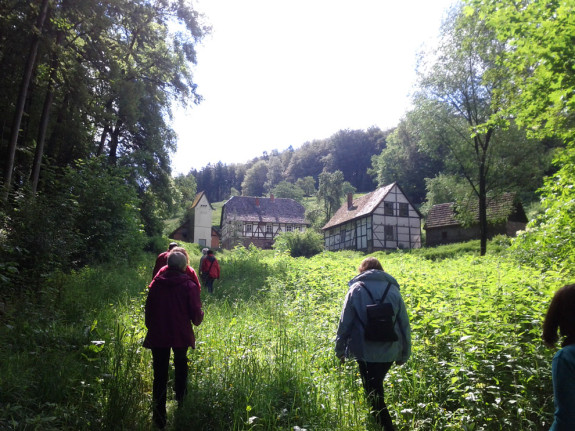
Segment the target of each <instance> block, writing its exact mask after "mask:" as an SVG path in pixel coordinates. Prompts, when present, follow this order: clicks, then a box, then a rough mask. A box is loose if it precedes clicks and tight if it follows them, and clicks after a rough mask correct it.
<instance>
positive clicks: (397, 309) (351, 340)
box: [335, 257, 411, 431]
mask: <svg viewBox="0 0 575 431" xmlns="http://www.w3.org/2000/svg"><path fill="white" fill-rule="evenodd" d="M388 284H389V286H390V287H389V290H388V292H387V296H386V297H385V301H384V302H385V303H390V304H391V305H392V307H393V311H394V315H395V316H396V321H395V326H394V329H395V333H396V335H397V338H398V339H397V341H391V342H378V341H369V340H366V339H365V337H364V325H365V322H367V312H366V308H365V307H366V305H369V304H373V303H374V301H373V300H372V299H371V298H372V297H373V299H374V300H375V301H379V300H380V299H381V298H382V297H383V294H384V292H385V290H386V288H387V286H388ZM348 285H349V290H348V292H347V295H346V297H345V301H344V303H343V310H342V312H341V317H340V320H339V326H338V328H337V336H336V339H335V354H336V356H337V357H338V358H339V359H340V360H341V362H342V363H343V362H344V361H345V358H346V357H348V358H353V359H355V360H356V361H357V363H358V365H359V372H360V374H361V379H362V382H363V387H364V389H365V393H366V395H367V397H368V399H369V401H370V402H371V405H372V408H373V410H372V413H373V415H374V417H375V420H376V421H377V423H378V424H379V425H381V426H382V427H383V428H384V430H385V431H393V430H394V428H393V423H392V420H391V415H390V414H389V411H388V409H387V406H386V404H385V400H384V396H383V380H384V379H385V376H386V374H387V372H388V371H389V369H390V368H391V366H392V365H393V363H394V362H395V363H396V364H398V365H402V364H404V363H405V362H406V361H407V359H408V358H409V356H410V354H411V331H410V326H409V317H408V316H407V310H406V309H405V303H404V302H403V299H402V297H401V294H400V293H399V284H398V283H397V281H396V280H395V278H393V277H392V276H391V275H389V274H388V273H386V272H384V271H383V267H382V266H381V263H380V262H379V261H378V260H377V259H376V258H374V257H368V258H366V259H364V260H363V261H362V262H361V264H360V265H359V275H357V276H356V277H354V278H353V279H351V280H350V281H349V283H348ZM370 294H371V295H370Z"/></svg>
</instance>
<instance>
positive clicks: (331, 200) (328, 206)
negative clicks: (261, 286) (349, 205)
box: [317, 171, 345, 222]
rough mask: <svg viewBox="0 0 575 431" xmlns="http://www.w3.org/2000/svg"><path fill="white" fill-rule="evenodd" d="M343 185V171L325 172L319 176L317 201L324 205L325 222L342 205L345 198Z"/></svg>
mask: <svg viewBox="0 0 575 431" xmlns="http://www.w3.org/2000/svg"><path fill="white" fill-rule="evenodd" d="M343 183H344V178H343V172H341V171H335V172H328V171H323V172H322V173H321V174H320V175H319V187H318V190H317V200H318V202H321V203H322V204H323V210H324V222H327V221H328V220H329V219H330V218H331V217H332V216H333V215H334V214H335V212H336V211H337V210H338V209H339V207H340V205H341V200H342V198H343V197H344V196H345V195H344V192H343Z"/></svg>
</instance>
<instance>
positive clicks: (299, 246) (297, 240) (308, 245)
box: [273, 229, 323, 257]
mask: <svg viewBox="0 0 575 431" xmlns="http://www.w3.org/2000/svg"><path fill="white" fill-rule="evenodd" d="M273 248H274V249H275V250H276V251H279V252H282V253H283V252H289V253H290V255H291V256H292V257H301V256H303V257H311V256H313V255H315V254H318V253H321V252H322V251H323V236H322V235H321V234H320V233H317V232H315V231H313V230H311V229H307V230H306V231H305V232H300V231H293V232H284V233H282V234H280V235H279V236H278V237H277V238H276V240H275V242H274V245H273Z"/></svg>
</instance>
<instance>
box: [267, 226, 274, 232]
mask: <svg viewBox="0 0 575 431" xmlns="http://www.w3.org/2000/svg"><path fill="white" fill-rule="evenodd" d="M266 233H274V226H273V225H271V224H267V225H266Z"/></svg>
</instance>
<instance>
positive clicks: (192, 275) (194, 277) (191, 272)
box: [154, 247, 202, 290]
mask: <svg viewBox="0 0 575 431" xmlns="http://www.w3.org/2000/svg"><path fill="white" fill-rule="evenodd" d="M171 252H178V253H182V254H184V255H185V256H186V259H187V261H188V264H187V265H186V271H185V272H186V274H188V276H189V277H190V278H191V279H192V281H193V282H194V283H195V284H196V285H197V286H198V289H200V290H202V285H201V284H200V280H199V279H198V275H197V274H196V271H195V270H194V268H192V267H191V266H190V256H189V255H188V252H187V251H186V249H185V248H184V247H174V248H173V249H172V250H171ZM168 255H169V254H168ZM167 269H168V266H167V265H166V266H164V267H162V268H161V269H160V270H159V271H158V273H157V274H156V275H155V277H157V276H158V275H159V274H162V273H164V272H165V271H166V270H167ZM155 277H154V278H155Z"/></svg>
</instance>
